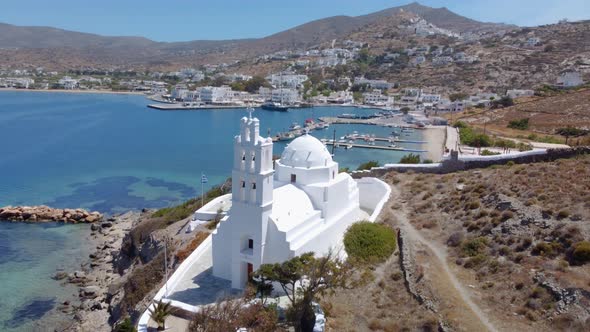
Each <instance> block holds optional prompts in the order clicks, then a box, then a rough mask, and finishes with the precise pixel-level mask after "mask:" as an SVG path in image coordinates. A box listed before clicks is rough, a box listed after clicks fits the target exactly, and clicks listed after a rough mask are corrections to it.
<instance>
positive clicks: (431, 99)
mask: <svg viewBox="0 0 590 332" xmlns="http://www.w3.org/2000/svg"><path fill="white" fill-rule="evenodd" d="M420 99H421V100H422V102H423V103H433V104H435V103H438V102H439V101H440V95H435V94H428V93H424V94H422V95H421V96H420Z"/></svg>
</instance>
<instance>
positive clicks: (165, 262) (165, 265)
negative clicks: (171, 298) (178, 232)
mask: <svg viewBox="0 0 590 332" xmlns="http://www.w3.org/2000/svg"><path fill="white" fill-rule="evenodd" d="M167 247H168V238H167V237H165V238H164V270H165V273H166V284H165V285H166V293H165V294H164V297H165V298H168V250H166V249H167Z"/></svg>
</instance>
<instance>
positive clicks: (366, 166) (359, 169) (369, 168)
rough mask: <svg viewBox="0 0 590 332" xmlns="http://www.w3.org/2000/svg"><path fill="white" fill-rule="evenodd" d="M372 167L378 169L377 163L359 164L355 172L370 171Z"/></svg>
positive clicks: (372, 161)
mask: <svg viewBox="0 0 590 332" xmlns="http://www.w3.org/2000/svg"><path fill="white" fill-rule="evenodd" d="M373 167H379V162H377V161H375V160H371V161H367V162H366V163H362V164H360V166H359V167H358V168H357V171H364V170H371V168H373Z"/></svg>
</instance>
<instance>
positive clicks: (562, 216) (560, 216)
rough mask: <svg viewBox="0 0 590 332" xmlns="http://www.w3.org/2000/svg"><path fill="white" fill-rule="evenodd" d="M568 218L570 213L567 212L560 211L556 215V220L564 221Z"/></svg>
mask: <svg viewBox="0 0 590 332" xmlns="http://www.w3.org/2000/svg"><path fill="white" fill-rule="evenodd" d="M569 216H570V212H569V211H567V210H561V211H559V212H558V213H557V219H565V218H567V217H569Z"/></svg>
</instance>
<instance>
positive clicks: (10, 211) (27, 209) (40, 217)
mask: <svg viewBox="0 0 590 332" xmlns="http://www.w3.org/2000/svg"><path fill="white" fill-rule="evenodd" d="M102 219H103V215H102V214H100V213H99V212H96V211H95V212H89V211H86V210H83V209H54V208H50V207H48V206H44V205H41V206H15V207H12V206H6V207H3V208H0V220H10V221H27V222H49V221H57V222H65V223H73V224H77V223H94V222H99V221H102Z"/></svg>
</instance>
